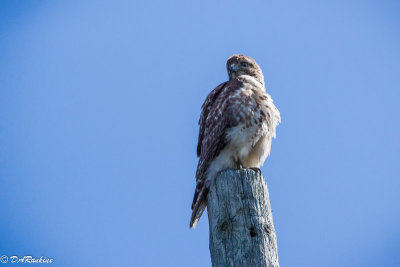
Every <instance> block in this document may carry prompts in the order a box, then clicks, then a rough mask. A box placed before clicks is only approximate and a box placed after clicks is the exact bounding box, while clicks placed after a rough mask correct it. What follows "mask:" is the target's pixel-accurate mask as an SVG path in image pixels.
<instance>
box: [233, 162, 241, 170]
mask: <svg viewBox="0 0 400 267" xmlns="http://www.w3.org/2000/svg"><path fill="white" fill-rule="evenodd" d="M235 169H236V170H241V169H243V166H242V164H241V163H240V161H237V162H236V163H235Z"/></svg>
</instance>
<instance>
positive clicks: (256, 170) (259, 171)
mask: <svg viewBox="0 0 400 267" xmlns="http://www.w3.org/2000/svg"><path fill="white" fill-rule="evenodd" d="M250 169H251V170H253V171H255V172H258V173H261V170H260V168H257V167H252V168H250Z"/></svg>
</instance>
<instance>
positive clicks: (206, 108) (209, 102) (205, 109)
mask: <svg viewBox="0 0 400 267" xmlns="http://www.w3.org/2000/svg"><path fill="white" fill-rule="evenodd" d="M227 83H228V82H224V83H221V84H220V85H218V86H217V87H216V88H215V89H214V90H212V91H211V92H210V93H209V94H208V96H207V98H206V100H205V101H204V103H203V105H202V106H201V109H202V111H201V114H200V119H199V125H200V127H199V139H198V142H197V156H198V157H200V154H201V144H202V142H203V136H204V130H205V123H206V119H207V117H208V114H209V113H210V110H211V107H212V106H213V104H214V102H215V100H216V99H217V97H218V96H219V94H220V93H221V91H222V89H223V88H224V87H225V85H226V84H227Z"/></svg>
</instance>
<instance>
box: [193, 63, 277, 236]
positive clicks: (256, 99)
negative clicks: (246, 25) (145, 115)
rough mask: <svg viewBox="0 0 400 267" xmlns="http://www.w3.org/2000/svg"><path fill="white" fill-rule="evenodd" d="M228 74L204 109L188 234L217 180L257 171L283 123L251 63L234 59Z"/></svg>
mask: <svg viewBox="0 0 400 267" xmlns="http://www.w3.org/2000/svg"><path fill="white" fill-rule="evenodd" d="M226 68H227V71H228V76H229V81H226V82H224V83H222V84H220V85H218V86H217V87H216V88H215V89H214V90H212V91H211V93H210V94H209V95H208V96H207V98H206V100H205V101H204V103H203V105H202V111H201V115H200V120H199V125H200V129H199V139H198V144H197V156H198V157H199V162H198V165H197V171H196V190H195V193H194V197H193V203H192V216H191V219H190V227H191V228H192V227H196V224H197V222H198V221H199V219H200V217H201V215H202V214H203V212H204V210H205V208H206V207H207V193H208V189H209V186H210V184H211V181H212V179H214V178H215V176H216V174H217V173H218V172H219V171H222V170H225V169H229V168H231V169H241V168H253V169H256V170H259V168H260V167H261V166H262V165H263V164H264V161H265V159H266V158H267V157H268V155H269V154H270V151H271V141H272V137H275V135H276V127H277V125H278V124H279V123H280V121H281V118H280V113H279V111H278V109H277V108H276V107H275V105H274V103H273V101H272V98H271V96H270V95H269V94H268V93H267V92H266V91H265V84H264V76H263V74H262V71H261V68H260V67H259V66H258V64H257V63H256V62H255V61H254V59H252V58H250V57H248V56H244V55H233V56H231V57H230V58H229V59H228V61H227V63H226Z"/></svg>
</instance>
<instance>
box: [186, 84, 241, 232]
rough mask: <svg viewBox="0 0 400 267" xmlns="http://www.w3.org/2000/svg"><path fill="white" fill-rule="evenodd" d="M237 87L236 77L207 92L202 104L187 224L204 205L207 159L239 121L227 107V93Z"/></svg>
mask: <svg viewBox="0 0 400 267" xmlns="http://www.w3.org/2000/svg"><path fill="white" fill-rule="evenodd" d="M240 86H241V83H240V82H239V81H237V80H232V81H229V82H226V83H223V84H221V85H219V86H218V87H217V88H215V89H214V90H213V91H212V92H211V93H210V94H209V95H208V97H207V99H206V101H205V102H204V104H203V106H202V108H203V110H202V113H201V116H200V121H199V124H200V131H199V142H198V145H197V153H198V156H199V157H200V158H199V163H198V165H197V171H196V190H195V193H194V197H193V203H192V210H193V212H192V218H191V222H190V227H194V226H195V225H196V223H197V221H198V220H199V219H200V216H201V214H202V213H203V211H204V209H205V208H206V205H207V193H208V185H206V184H205V182H206V172H207V168H208V166H209V164H210V162H211V161H212V160H213V159H214V158H216V157H217V156H218V154H219V153H220V151H221V150H222V149H224V147H225V145H226V139H225V134H226V130H227V129H229V128H231V127H233V126H235V125H237V124H238V123H239V121H238V120H237V119H236V118H234V117H233V116H230V115H231V111H230V110H229V108H230V106H231V105H230V104H231V102H232V101H234V99H233V98H232V97H230V96H231V95H232V94H233V93H234V91H236V90H237V89H239V88H240Z"/></svg>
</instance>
